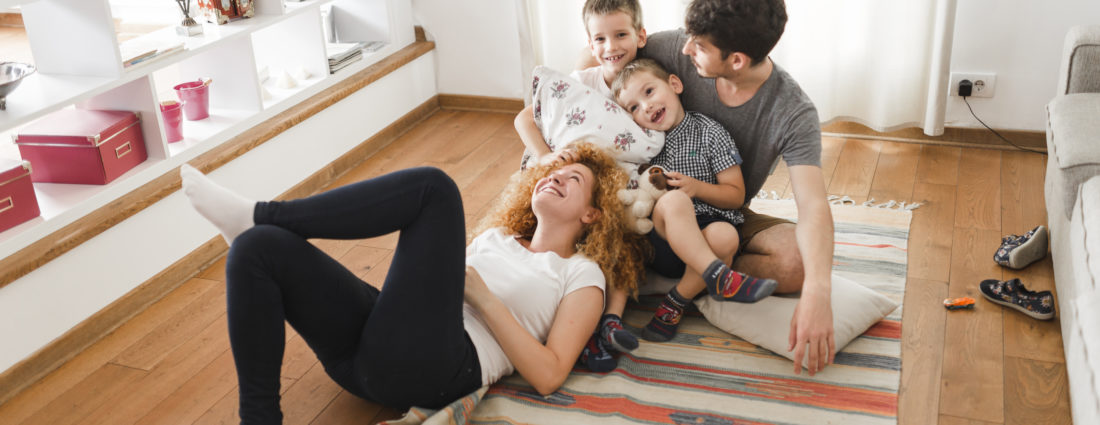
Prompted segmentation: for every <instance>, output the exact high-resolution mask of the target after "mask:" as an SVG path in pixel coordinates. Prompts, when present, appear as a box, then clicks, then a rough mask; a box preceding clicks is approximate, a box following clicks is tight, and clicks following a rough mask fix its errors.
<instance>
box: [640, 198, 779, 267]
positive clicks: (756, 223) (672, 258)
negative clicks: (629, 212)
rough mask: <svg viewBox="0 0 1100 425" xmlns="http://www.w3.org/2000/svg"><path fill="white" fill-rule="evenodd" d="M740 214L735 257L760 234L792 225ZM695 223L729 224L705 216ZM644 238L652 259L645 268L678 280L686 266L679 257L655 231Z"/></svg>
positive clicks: (750, 213)
mask: <svg viewBox="0 0 1100 425" xmlns="http://www.w3.org/2000/svg"><path fill="white" fill-rule="evenodd" d="M741 214H742V215H743V216H744V217H745V222H744V223H741V224H739V225H736V226H734V227H736V228H737V235H738V237H739V238H740V239H741V241H740V243H739V244H738V245H737V254H735V257H736V255H740V254H741V252H742V251H743V250H744V249H745V245H748V244H749V241H751V240H752V238H753V237H754V236H756V235H757V234H759V233H760V232H762V231H764V230H767V229H769V228H771V227H773V226H776V225H780V224H783V223H791V224H794V222H792V221H790V220H787V219H785V218H779V217H772V216H770V215H767V214H759V213H756V212H753V211H752V210H750V209H748V208H742V209H741ZM695 221H696V222H698V223H699V228H700V229H703V228H705V227H707V226H708V225H709V224H711V223H716V222H727V223H728V222H729V221H727V220H726V219H725V218H722V217H715V216H707V215H697V216H695ZM646 237H647V238H649V243H650V245H652V246H653V259H652V260H651V261H650V262H649V263H648V264H646V266H648V267H649V268H650V269H652V270H653V271H655V272H657V273H660V274H661V275H662V276H665V277H670V278H678V277H680V276H683V275H684V269H685V268H686V267H687V265H685V264H684V262H683V261H681V260H680V257H679V256H678V255H676V253H675V252H673V251H672V246H670V245H669V244H668V241H666V240H665V239H664V238H662V237H661V235H658V234H657V231H656V230H651V231H649V234H647V235H646Z"/></svg>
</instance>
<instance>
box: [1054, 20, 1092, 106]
mask: <svg viewBox="0 0 1100 425" xmlns="http://www.w3.org/2000/svg"><path fill="white" fill-rule="evenodd" d="M1097 70H1100V25H1089V26H1086V25H1082V26H1077V27H1073V28H1070V30H1069V33H1067V34H1066V40H1065V44H1064V45H1063V47H1062V69H1061V75H1062V78H1059V81H1058V83H1059V85H1058V93H1059V94H1069V93H1098V92H1100V72H1096V71H1097Z"/></svg>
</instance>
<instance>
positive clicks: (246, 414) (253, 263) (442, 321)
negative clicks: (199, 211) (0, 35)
mask: <svg viewBox="0 0 1100 425" xmlns="http://www.w3.org/2000/svg"><path fill="white" fill-rule="evenodd" d="M254 220H255V222H256V226H254V227H253V228H251V229H249V230H248V231H246V232H244V233H243V234H241V235H240V236H239V237H237V239H236V240H235V241H234V242H233V245H232V247H230V249H229V255H228V261H227V266H226V276H227V279H226V280H227V284H228V288H227V295H226V298H227V302H228V316H229V340H230V345H231V347H232V349H233V360H234V362H235V363H236V366H237V379H238V383H239V385H240V415H241V420H242V423H247V424H251V423H280V422H281V421H282V412H281V410H280V408H279V374H280V371H281V368H282V360H283V349H284V345H285V344H284V339H285V331H284V328H283V326H284V325H283V321H284V320H286V321H287V322H289V323H290V325H291V326H293V327H294V329H295V330H296V331H297V332H298V334H299V335H301V336H302V338H303V339H304V340H305V341H306V343H307V344H309V347H310V348H311V349H313V351H314V352H316V353H317V357H318V359H320V361H321V364H323V365H324V367H325V371H326V372H327V373H328V375H329V376H331V377H332V379H333V380H334V381H336V382H337V383H338V384H339V385H340V386H341V387H343V388H344V389H346V390H347V391H348V392H350V393H352V394H355V395H357V396H359V397H362V398H365V399H368V400H372V401H375V402H378V403H381V404H384V405H387V406H391V407H395V408H405V407H408V406H414V405H415V406H424V407H440V406H443V405H445V404H447V403H449V402H451V401H453V400H455V399H457V398H459V397H461V396H463V395H465V394H467V393H469V392H471V391H473V390H475V389H477V388H478V387H480V386H481V367H480V365H479V363H478V359H477V352H476V351H475V349H474V346H473V343H471V342H470V338H469V336H468V335H467V334H466V331H465V329H464V328H463V324H462V305H463V288H464V286H465V263H466V260H465V243H466V238H465V233H466V232H465V216H464V215H463V211H462V199H461V198H460V196H459V192H458V188H457V187H456V186H455V183H454V181H453V180H451V178H450V177H448V176H447V175H446V174H444V173H443V172H442V171H440V170H438V169H435V168H413V169H408V170H403V171H398V172H395V173H392V174H387V175H384V176H380V177H377V178H374V179H370V180H366V181H362V182H358V183H354V184H350V185H347V186H344V187H340V188H337V189H334V190H331V191H329V192H325V193H322V194H318V195H315V196H311V197H309V198H305V199H299V200H294V201H286V202H260V203H257V204H256V208H255V212H254ZM398 230H399V231H400V232H401V233H400V238H399V239H398V242H397V248H396V249H395V251H394V255H393V262H392V264H391V265H390V269H389V273H388V274H387V276H386V282H385V284H384V285H383V289H382V291H381V292H379V291H378V290H377V289H374V288H373V287H371V286H370V285H367V284H366V283H365V282H363V281H362V280H360V279H359V278H358V277H356V276H355V275H354V274H352V272H351V271H349V270H348V269H347V268H345V267H344V266H343V265H341V264H340V263H339V262H337V261H336V260H335V259H333V258H332V257H329V256H328V255H326V254H325V253H323V252H322V251H321V250H319V249H317V248H316V247H314V246H313V245H311V244H310V243H309V242H307V241H306V239H307V238H325V239H363V238H370V237H375V236H381V235H385V234H387V233H391V232H394V231H398Z"/></svg>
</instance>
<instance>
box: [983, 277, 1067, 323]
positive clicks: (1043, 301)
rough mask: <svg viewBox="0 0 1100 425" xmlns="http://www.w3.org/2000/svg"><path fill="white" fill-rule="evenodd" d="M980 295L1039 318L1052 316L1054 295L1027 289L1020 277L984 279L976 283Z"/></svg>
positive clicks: (1045, 318)
mask: <svg viewBox="0 0 1100 425" xmlns="http://www.w3.org/2000/svg"><path fill="white" fill-rule="evenodd" d="M978 288H979V289H981V291H982V295H984V296H985V297H986V298H988V299H989V300H990V301H993V302H995V303H997V304H1000V305H1003V306H1006V307H1012V308H1014V309H1017V310H1020V312H1021V313H1024V314H1026V315H1028V316H1031V317H1033V318H1035V319H1039V320H1050V319H1051V318H1053V317H1054V295H1053V294H1051V293H1050V291H1040V292H1035V291H1029V290H1028V289H1027V288H1025V287H1024V284H1023V283H1021V282H1020V279H1012V280H1005V281H999V280H997V279H986V280H983V281H982V283H980V284H979V285H978Z"/></svg>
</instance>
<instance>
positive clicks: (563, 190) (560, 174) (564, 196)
mask: <svg viewBox="0 0 1100 425" xmlns="http://www.w3.org/2000/svg"><path fill="white" fill-rule="evenodd" d="M595 185H596V176H595V174H593V173H592V170H591V169H589V168H588V167H586V166H584V165H582V164H578V163H572V164H567V165H564V166H562V167H559V168H558V169H556V170H554V171H552V172H550V175H548V176H546V177H543V178H542V179H539V181H538V182H536V183H535V190H534V193H532V194H531V209H533V210H534V211H535V215H536V216H537V217H539V221H540V222H545V221H547V220H550V219H554V218H556V219H558V220H566V221H573V220H581V221H582V222H583V223H591V222H592V221H594V220H595V219H596V218H597V217H598V215H599V214H598V213H599V210H597V209H596V208H595V207H593V206H592V197H593V192H594V190H593V189H594V187H595Z"/></svg>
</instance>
